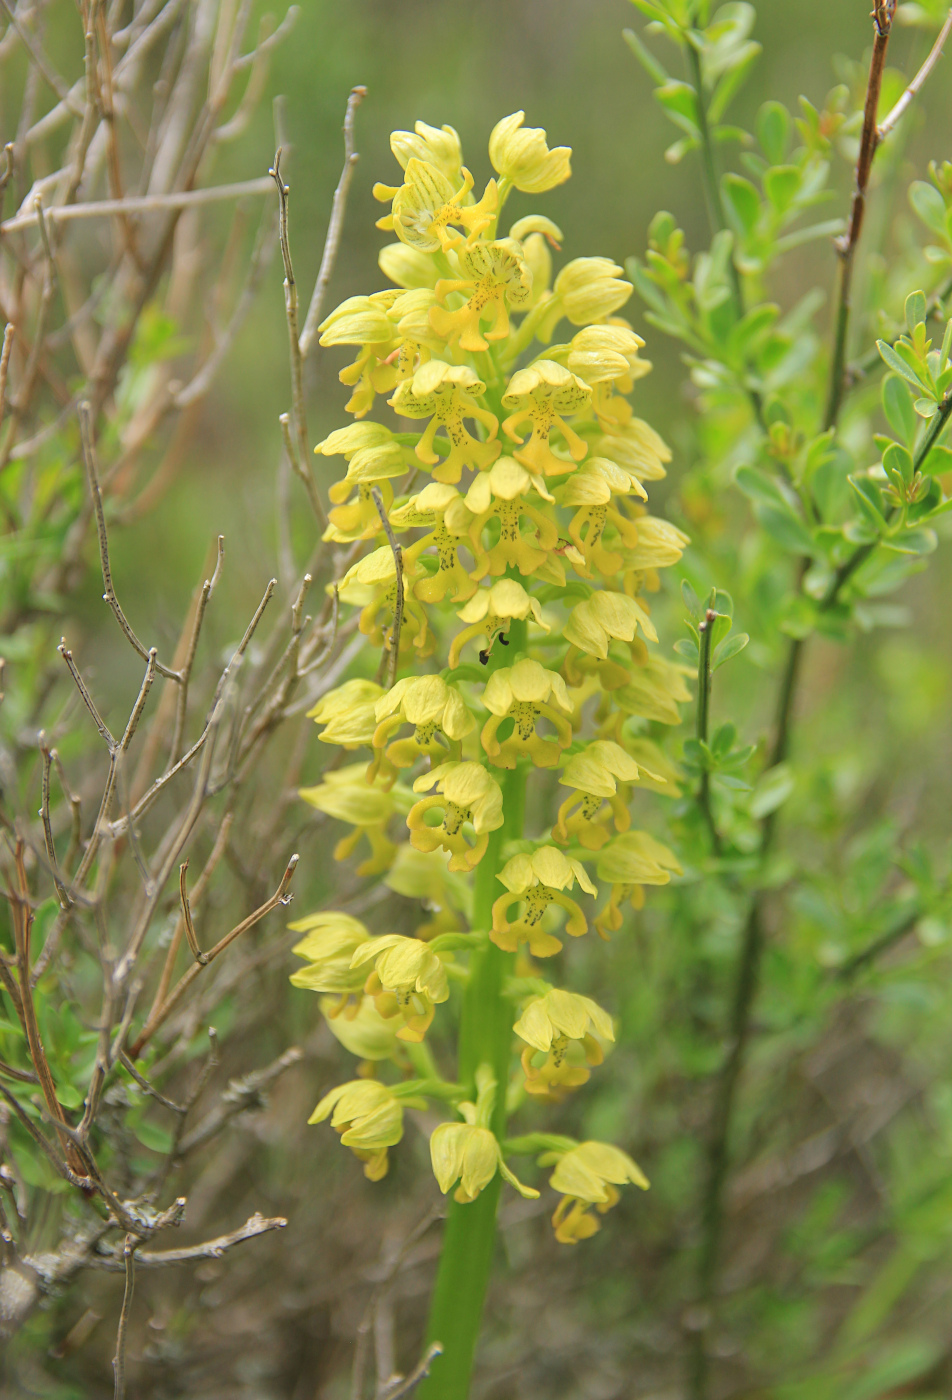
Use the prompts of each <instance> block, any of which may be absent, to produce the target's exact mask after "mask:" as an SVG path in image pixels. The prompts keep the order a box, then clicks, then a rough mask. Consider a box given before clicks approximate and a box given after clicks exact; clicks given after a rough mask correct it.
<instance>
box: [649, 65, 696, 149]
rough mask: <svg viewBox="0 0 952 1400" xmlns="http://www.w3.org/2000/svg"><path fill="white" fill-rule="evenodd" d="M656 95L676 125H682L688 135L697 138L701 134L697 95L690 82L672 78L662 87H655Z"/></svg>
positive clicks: (681, 127)
mask: <svg viewBox="0 0 952 1400" xmlns="http://www.w3.org/2000/svg"><path fill="white" fill-rule="evenodd" d="M655 97H656V98H657V100H658V102H660V104H661V106H662V107H663V108H664V110H665V111H666V112H667V114H668V116H669V117H670V118H671V120H672V121H673V122H674V124H675V126H677V127H680V129H681V130H682V131H683V132H685V133H686V134H687V135H688V136H690V137H692V138H693V139H694V140H697V139H698V137H699V136H700V128H699V126H698V111H697V96H696V94H695V91H694V89H693V87H691V85H690V83H682V82H679V81H677V80H676V79H672V81H671V82H669V83H665V84H664V85H663V86H662V87H659V88H655Z"/></svg>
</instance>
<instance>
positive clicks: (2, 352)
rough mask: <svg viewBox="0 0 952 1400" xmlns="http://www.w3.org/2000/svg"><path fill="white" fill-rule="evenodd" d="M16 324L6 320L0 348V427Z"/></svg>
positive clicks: (5, 405)
mask: <svg viewBox="0 0 952 1400" xmlns="http://www.w3.org/2000/svg"><path fill="white" fill-rule="evenodd" d="M16 329H17V328H16V326H15V325H14V324H13V322H12V321H8V322H7V325H6V328H5V330H4V332H3V347H2V348H0V428H2V427H3V415H4V414H5V413H6V409H7V373H8V371H9V368H10V352H11V350H12V349H13V337H14V336H15V335H16Z"/></svg>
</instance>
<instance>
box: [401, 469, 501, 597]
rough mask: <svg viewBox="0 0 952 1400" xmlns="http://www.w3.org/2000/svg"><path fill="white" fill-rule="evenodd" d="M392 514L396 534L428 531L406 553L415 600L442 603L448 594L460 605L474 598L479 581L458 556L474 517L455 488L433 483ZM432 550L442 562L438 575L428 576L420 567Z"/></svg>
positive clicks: (407, 546) (405, 564) (404, 559)
mask: <svg viewBox="0 0 952 1400" xmlns="http://www.w3.org/2000/svg"><path fill="white" fill-rule="evenodd" d="M477 479H481V477H480V478H477ZM388 514H389V519H390V524H391V525H392V526H393V528H394V530H412V529H420V528H425V529H426V530H427V534H425V535H423V536H421V538H420V539H418V540H416V541H415V542H414V543H413V544H411V545H406V546H404V550H403V562H404V566H405V568H406V570H407V573H408V574H410V575H412V576H413V578H414V583H413V595H414V597H416V598H419V599H420V601H421V602H423V603H439V602H442V601H443V599H444V598H445V597H446V595H447V593H449V594H450V596H451V597H453V598H457V599H459V601H460V602H465V600H466V599H467V598H471V597H472V596H473V594H474V593H475V592H476V580H475V579H473V578H471V577H470V576H469V574H468V573H467V572H466V570H465V569H464V567H463V565H462V564H461V563H460V561H459V556H458V554H457V550H458V549H459V545H460V543H461V541H462V538H463V536H464V534H465V532H466V528H467V526H468V525H469V523H470V519H471V513H470V512H469V511H468V510H467V509H466V507H465V506H464V505H463V499H462V497H461V496H460V494H459V492H458V491H457V489H456V487H455V486H450V485H448V484H446V483H444V482H440V481H431V482H429V483H428V484H427V485H426V486H424V488H423V490H422V491H420V492H418V493H417V494H416V495H415V496H411V497H410V499H409V500H408V501H407V502H406V503H405V504H404V505H402V506H397V508H396V509H395V510H391V511H390V512H389V513H388ZM430 548H435V550H436V554H437V559H438V561H439V567H438V568H437V571H436V573H435V574H428V573H425V572H424V571H423V567H422V565H421V563H420V559H421V556H422V555H423V554H424V552H425V551H426V550H428V549H430Z"/></svg>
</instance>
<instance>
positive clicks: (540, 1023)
mask: <svg viewBox="0 0 952 1400" xmlns="http://www.w3.org/2000/svg"><path fill="white" fill-rule="evenodd" d="M513 1030H514V1031H515V1033H516V1035H517V1036H519V1038H520V1039H521V1040H524V1041H525V1042H526V1048H525V1050H524V1051H523V1052H522V1067H523V1070H524V1072H525V1076H526V1081H525V1087H526V1090H527V1092H528V1093H530V1094H533V1095H535V1096H537V1097H540V1098H546V1099H550V1100H553V1101H556V1102H557V1101H559V1100H560V1099H561V1098H562V1097H563V1093H564V1091H565V1090H569V1089H576V1088H578V1087H579V1085H581V1084H584V1083H586V1081H587V1080H588V1079H589V1077H590V1074H589V1066H593V1065H600V1064H601V1062H602V1060H603V1058H604V1055H603V1052H602V1047H601V1044H600V1043H599V1040H607V1041H614V1039H615V1032H614V1028H613V1026H612V1018H611V1017H610V1016H609V1014H608V1012H607V1011H604V1010H603V1009H602V1007H600V1006H599V1005H598V1003H597V1002H595V1001H592V999H591V997H583V996H579V995H578V994H577V993H575V992H564V991H561V990H559V989H558V988H553V989H552V991H549V992H546V993H545V995H544V996H541V997H536V999H535V1000H534V1001H531V1002H530V1003H529V1005H528V1006H527V1007H526V1009H525V1011H524V1012H523V1013H522V1015H521V1016H520V1017H519V1020H518V1021H517V1022H516V1024H515V1025H514V1026H513ZM593 1032H594V1034H593ZM596 1036H597V1037H599V1039H596ZM539 1055H541V1056H542V1060H541V1061H539V1063H535V1061H537V1060H538V1057H539Z"/></svg>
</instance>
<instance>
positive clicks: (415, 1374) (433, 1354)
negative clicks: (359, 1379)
mask: <svg viewBox="0 0 952 1400" xmlns="http://www.w3.org/2000/svg"><path fill="white" fill-rule="evenodd" d="M442 1355H443V1343H442V1342H431V1343H430V1345H429V1346H428V1347H427V1349H426V1351H425V1352H424V1354H423V1357H422V1358H421V1360H420V1361H419V1362H418V1363H417V1365H416V1366H414V1368H413V1370H412V1371H411V1372H410V1374H409V1375H408V1376H395V1377H394V1379H393V1381H392V1382H390V1383H388V1384H386V1385H384V1386H382V1387H381V1389H380V1390H379V1391H378V1392H377V1396H378V1400H402V1397H403V1396H405V1395H409V1394H410V1393H411V1392H412V1391H414V1390H415V1389H416V1388H417V1386H418V1385H419V1384H420V1382H421V1381H422V1380H424V1379H425V1378H426V1377H427V1376H428V1375H429V1374H430V1367H431V1366H432V1365H433V1362H434V1361H435V1360H436V1358H437V1357H438V1356H442Z"/></svg>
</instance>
